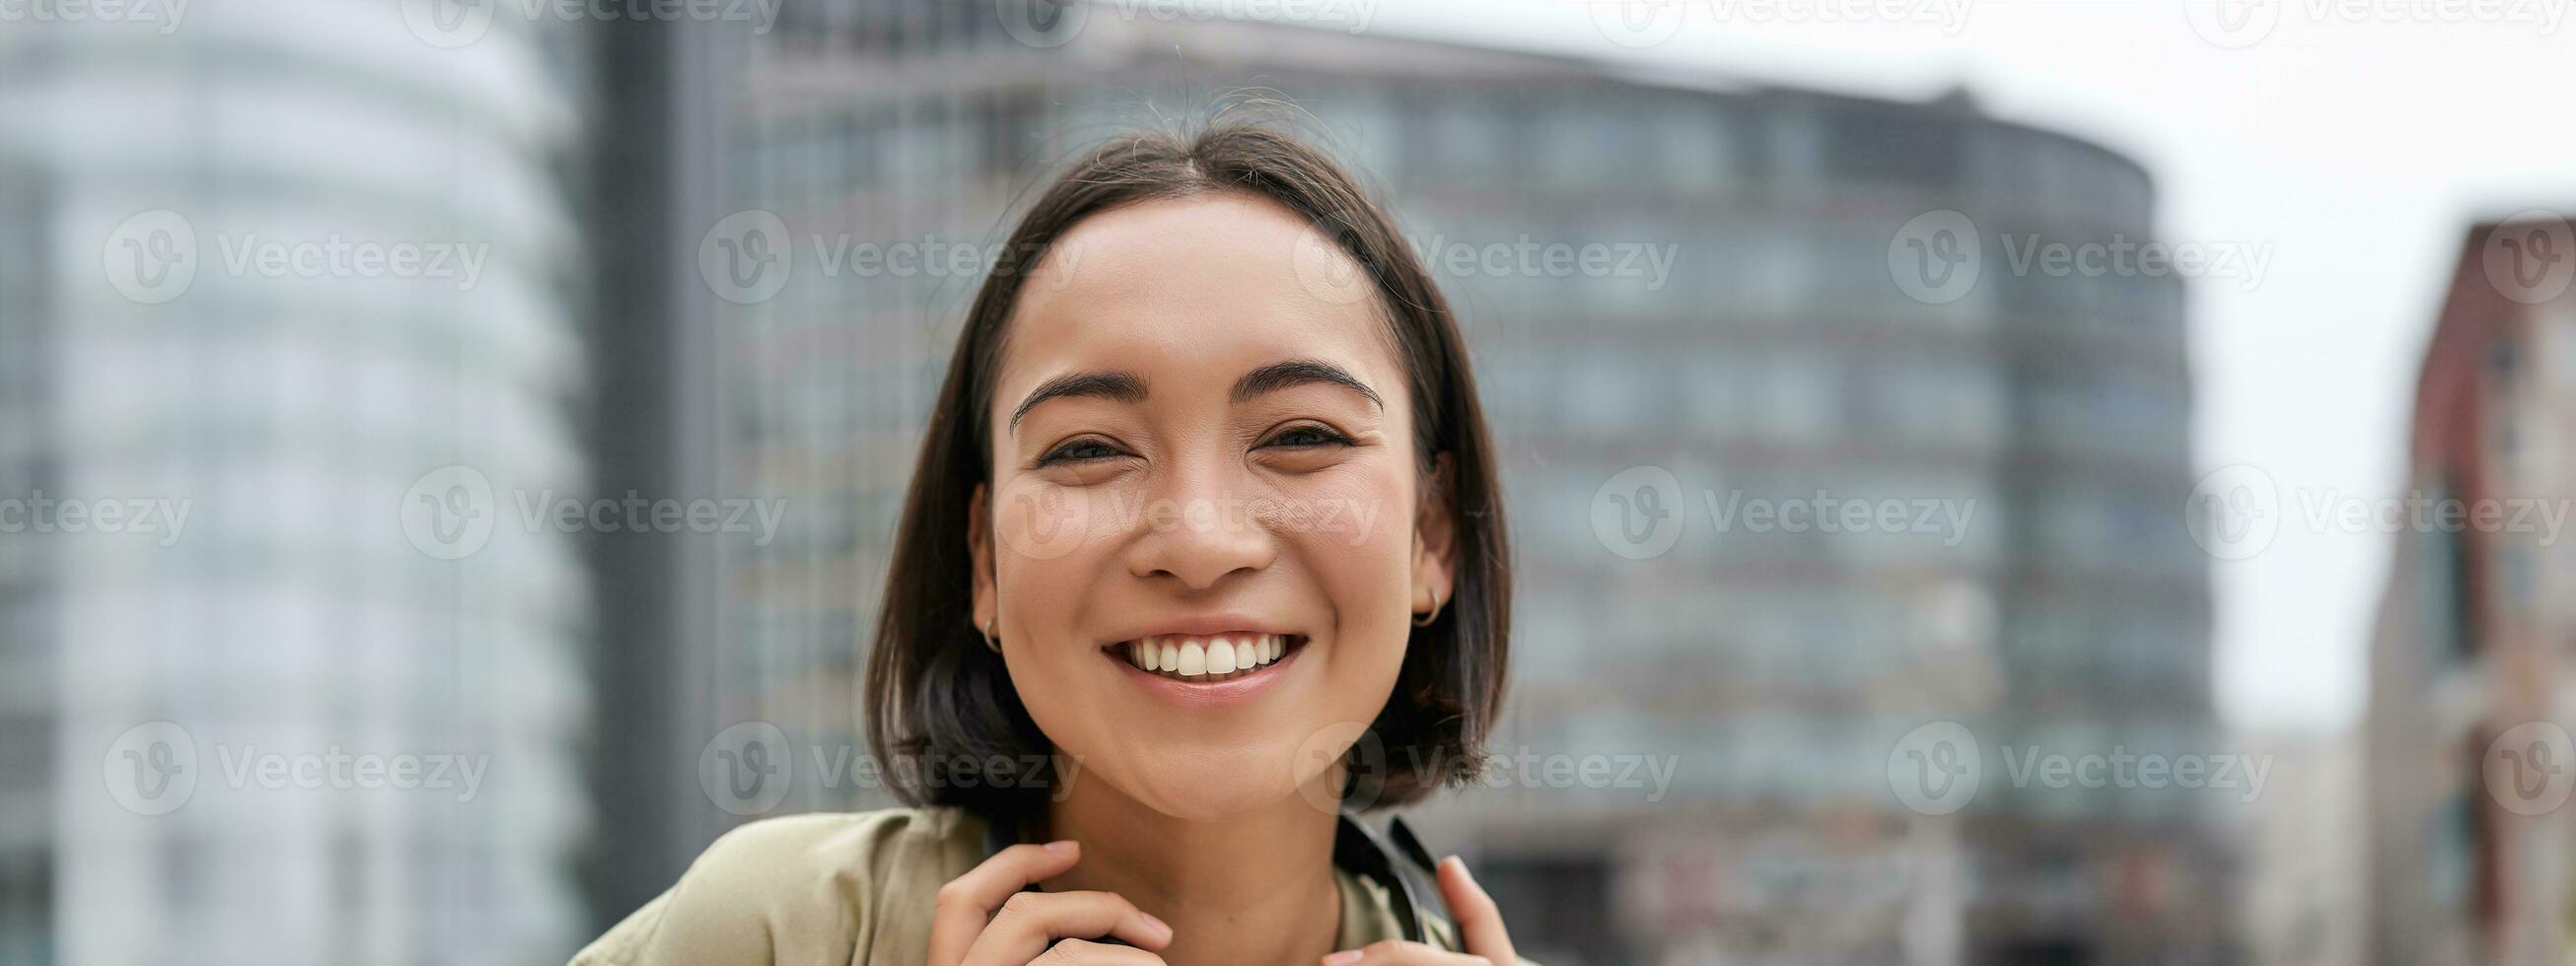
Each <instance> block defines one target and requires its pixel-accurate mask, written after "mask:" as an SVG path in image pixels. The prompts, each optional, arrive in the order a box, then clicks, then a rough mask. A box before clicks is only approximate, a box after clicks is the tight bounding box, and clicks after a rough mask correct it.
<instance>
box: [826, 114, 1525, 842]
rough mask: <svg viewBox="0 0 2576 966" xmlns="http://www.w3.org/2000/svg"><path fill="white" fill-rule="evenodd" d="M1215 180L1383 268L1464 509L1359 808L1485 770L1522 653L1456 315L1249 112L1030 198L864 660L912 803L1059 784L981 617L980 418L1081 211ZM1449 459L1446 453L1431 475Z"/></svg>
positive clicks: (901, 537)
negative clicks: (1024, 317) (1440, 591)
mask: <svg viewBox="0 0 2576 966" xmlns="http://www.w3.org/2000/svg"><path fill="white" fill-rule="evenodd" d="M1218 192H1241V193H1244V194H1248V195H1253V196H1257V197H1262V198H1268V199H1270V200H1272V201H1274V202H1277V203H1279V204H1281V205H1285V206H1287V207H1288V208H1289V209H1290V210H1291V211H1294V212H1296V213H1297V214H1298V215H1299V216H1301V217H1304V218H1306V219H1309V220H1310V221H1311V222H1312V223H1313V224H1314V225H1316V226H1317V229H1318V230H1319V231H1320V232H1322V233H1323V234H1325V235H1327V236H1329V237H1331V238H1332V239H1333V240H1334V241H1335V242H1336V243H1338V244H1339V245H1340V247H1341V248H1342V250H1343V251H1345V252H1347V253H1348V254H1349V255H1350V256H1351V258H1352V259H1354V260H1355V261H1357V262H1358V264H1359V265H1360V267H1361V268H1362V269H1363V270H1365V271H1366V272H1367V273H1368V274H1369V275H1370V276H1371V277H1373V278H1374V280H1375V282H1376V289H1377V294H1378V296H1379V299H1378V301H1379V303H1380V305H1381V307H1382V308H1383V309H1384V310H1385V314H1386V316H1387V320H1388V323H1389V325H1390V326H1391V328H1392V330H1393V335H1394V337H1395V339H1394V343H1395V345H1396V347H1397V348H1398V351H1399V354H1400V355H1401V356H1402V364H1403V366H1404V369H1405V371H1406V373H1408V382H1409V383H1410V385H1409V387H1408V388H1409V391H1410V392H1411V394H1412V401H1413V411H1414V413H1416V414H1417V415H1416V418H1415V421H1414V422H1415V439H1414V444H1415V447H1414V448H1415V452H1417V453H1419V454H1421V458H1422V469H1423V471H1424V473H1425V479H1427V480H1433V481H1435V483H1434V485H1443V484H1445V485H1446V486H1447V488H1448V490H1447V492H1446V493H1445V494H1441V495H1443V496H1446V497H1447V498H1448V506H1449V507H1450V509H1451V511H1452V513H1453V514H1454V515H1455V520H1456V527H1455V531H1456V538H1455V546H1454V548H1453V550H1454V553H1455V555H1456V556H1455V558H1454V562H1453V570H1454V574H1455V577H1454V580H1453V583H1454V585H1455V589H1454V590H1453V591H1452V598H1453V599H1452V600H1450V601H1449V602H1448V603H1447V604H1446V605H1445V606H1444V607H1442V609H1441V611H1440V613H1439V616H1438V617H1437V619H1435V620H1434V621H1432V623H1431V624H1430V626H1427V627H1417V628H1415V629H1414V630H1413V631H1412V638H1411V640H1410V641H1409V642H1408V643H1407V645H1406V650H1405V656H1404V665H1403V669H1402V670H1401V671H1400V672H1399V674H1398V677H1397V681H1396V687H1395V691H1394V693H1393V694H1392V695H1390V696H1389V698H1388V700H1387V704H1386V707H1385V708H1384V709H1383V710H1381V711H1380V712H1379V714H1378V717H1377V720H1376V721H1375V723H1374V724H1373V725H1372V727H1371V729H1370V733H1369V734H1368V735H1365V736H1363V737H1362V738H1361V740H1360V743H1359V744H1358V745H1355V746H1354V748H1353V750H1352V751H1351V752H1350V753H1349V754H1347V755H1346V756H1345V761H1346V763H1347V764H1348V765H1349V768H1350V775H1351V779H1352V780H1351V781H1350V782H1349V784H1347V785H1346V786H1345V788H1344V791H1343V801H1344V803H1345V805H1346V806H1348V807H1352V808H1359V809H1367V808H1377V807H1385V806H1393V805H1403V804H1409V803H1412V802H1415V801H1418V800H1420V799H1422V798H1423V797H1425V796H1426V795H1428V794H1430V792H1431V791H1432V790H1434V789H1436V788H1440V787H1442V786H1457V785H1464V784H1467V783H1469V782H1471V781H1473V780H1475V779H1476V778H1477V776H1478V775H1479V773H1480V772H1481V769H1482V768H1483V766H1484V764H1485V762H1486V756H1485V753H1484V751H1483V746H1484V742H1485V739H1486V735H1487V733H1488V732H1489V731H1490V729H1491V728H1492V726H1493V722H1494V718H1495V716H1496V714H1498V713H1499V711H1500V709H1501V705H1502V697H1503V677H1504V667H1505V663H1506V662H1505V657H1506V654H1507V652H1508V650H1509V648H1508V646H1507V642H1508V641H1509V639H1510V635H1509V630H1510V623H1511V563H1510V544H1509V542H1508V540H1507V539H1506V536H1505V532H1504V526H1503V513H1502V502H1501V494H1500V491H1499V488H1498V486H1497V483H1496V480H1495V472H1494V454H1493V443H1492V441H1491V440H1490V438H1489V436H1488V434H1487V432H1486V430H1485V417H1484V413H1483V411H1482V409H1481V408H1480V407H1479V406H1478V405H1477V402H1476V386H1475V380H1474V379H1473V378H1472V377H1471V376H1470V375H1469V373H1468V368H1467V351H1466V347H1465V345H1464V344H1463V342H1462V341H1461V340H1460V338H1459V335H1458V326H1457V323H1456V322H1455V321H1454V320H1453V319H1452V318H1451V316H1450V313H1449V308H1448V304H1447V302H1446V301H1445V300H1443V299H1442V298H1441V296H1440V291H1439V290H1438V289H1437V288H1435V287H1433V285H1432V282H1431V278H1430V276H1429V275H1428V274H1427V273H1426V272H1424V270H1423V268H1422V265H1421V263H1420V262H1419V261H1418V260H1416V259H1415V257H1414V254H1413V251H1412V250H1411V249H1410V248H1409V247H1407V246H1406V245H1405V243H1404V242H1403V239H1402V236H1400V235H1399V234H1398V233H1397V231H1396V229H1395V226H1394V224H1393V223H1392V221H1391V220H1390V219H1389V218H1388V217H1387V216H1386V214H1385V213H1384V212H1383V211H1381V210H1380V209H1379V208H1378V206H1376V205H1375V204H1372V203H1371V202H1370V201H1369V199H1368V197H1367V195H1366V194H1365V193H1364V192H1363V191H1362V190H1361V189H1360V187H1359V185H1358V184H1357V183H1356V182H1355V181H1354V180H1353V179H1352V178H1351V176H1350V175H1349V174H1348V173H1346V172H1344V171H1343V170H1342V168H1341V167H1340V166H1338V165H1336V164H1335V163H1333V161H1332V160H1331V159H1329V158H1327V157H1326V156H1325V155H1324V154H1323V153H1321V152H1319V151H1317V150H1316V149H1315V148H1313V147H1310V146H1308V145H1307V144H1305V143H1303V142H1301V141H1300V140H1298V139H1297V138H1295V137H1292V136H1290V135H1288V134H1285V133H1282V132H1280V131H1277V130H1273V129H1271V128H1269V127H1267V126H1264V125H1261V124H1254V123H1244V122H1237V123H1231V124H1225V125H1221V126H1211V127H1208V128H1207V129H1205V130H1203V131H1202V132H1201V133H1199V134H1197V135H1196V136H1194V137H1184V136H1176V135H1173V134H1168V133H1162V132H1147V133H1138V134H1132V135H1127V136H1122V137H1119V138H1116V139H1113V140H1111V141H1109V142H1108V143H1106V144H1104V145H1102V146H1100V147H1098V148H1095V149H1092V150H1091V151H1089V152H1088V153H1086V154H1084V155H1083V156H1082V157H1081V158H1080V159H1079V160H1078V161H1076V162H1075V163H1074V164H1073V165H1072V166H1071V167H1070V168H1069V169H1068V170H1066V171H1064V172H1063V173H1062V174H1060V175H1058V176H1057V177H1056V178H1055V180H1054V181H1053V182H1052V183H1051V184H1050V185H1049V186H1048V187H1047V189H1046V190H1045V192H1044V193H1043V194H1041V195H1040V196H1039V197H1038V199H1037V200H1036V202H1035V203H1034V204H1032V205H1031V207H1030V209H1029V212H1028V214H1027V216H1026V217H1024V218H1023V219H1021V221H1020V223H1019V226H1018V228H1017V229H1015V230H1014V231H1013V232H1012V233H1011V237H1010V239H1009V240H1008V241H1007V242H1006V243H1005V244H1004V245H1003V246H1002V247H1001V249H1000V252H1001V254H1000V256H999V257H998V258H997V259H996V260H995V262H994V264H993V268H992V271H991V274H989V275H988V276H987V277H986V278H985V280H984V283H983V287H982V289H981V290H980V291H978V292H977V293H976V295H975V302H974V306H973V307H972V308H971V309H970V310H969V311H968V314H967V316H966V322H965V327H964V329H963V330H962V331H960V332H959V333H958V334H957V350H956V352H955V353H954V354H953V355H951V356H950V357H949V363H948V374H947V377H946V379H945V380H944V381H943V382H942V384H941V385H940V389H939V399H938V402H937V403H936V405H935V406H934V407H933V409H932V410H931V414H930V426H929V432H928V433H927V435H926V436H925V437H924V439H923V440H922V444H921V458H920V462H919V463H918V464H917V465H916V466H915V467H914V469H913V474H912V486H911V490H910V491H909V492H908V493H907V494H906V495H905V497H904V506H903V522H902V524H901V528H900V529H899V531H898V532H897V533H896V536H895V546H894V554H893V564H892V567H891V570H890V572H889V573H888V574H887V578H886V590H885V602H884V605H883V607H882V609H881V610H880V612H879V615H878V619H877V639H876V648H875V651H874V653H873V654H871V655H870V657H869V660H868V672H867V674H868V676H867V684H866V695H865V699H866V700H867V701H868V702H869V705H870V707H869V710H868V744H869V748H870V750H871V751H872V752H874V753H875V755H876V756H877V758H878V760H879V761H880V762H882V763H885V764H886V765H888V766H889V767H890V773H891V774H893V775H895V776H896V780H895V781H893V782H892V783H891V785H892V787H893V788H894V790H895V793H896V794H897V795H898V796H899V797H900V798H902V799H903V800H904V801H905V802H907V803H910V804H915V805H920V804H930V805H955V806H961V807H964V808H966V809H968V810H970V811H974V812H976V813H978V814H981V815H984V816H986V817H988V818H989V817H991V816H994V815H999V814H1005V813H1006V812H1008V813H1020V812H1023V811H1024V810H1026V809H1028V808H1031V807H1033V806H1035V805H1037V804H1039V803H1038V802H1037V799H1038V798H1039V797H1042V796H1044V795H1046V794H1047V789H1048V788H1049V787H1051V786H1053V785H1054V784H1055V782H1054V780H1053V777H1052V776H1053V775H1054V771H1053V768H1054V762H1053V759H1052V757H1051V756H1052V750H1053V749H1052V746H1051V745H1050V744H1049V742H1048V740H1047V737H1046V735H1045V734H1044V733H1042V732H1041V731H1040V730H1039V729H1038V726H1037V723H1036V722H1035V721H1034V720H1032V719H1031V718H1030V717H1029V713H1028V710H1027V708H1026V707H1025V706H1023V705H1022V704H1021V703H1020V697H1019V693H1018V691H1017V690H1015V689H1014V688H1013V686H1012V684H1011V680H1010V676H1009V673H1008V672H1007V671H1006V670H1005V669H1004V668H1003V664H1002V659H1001V656H1000V655H999V654H996V653H994V652H993V651H991V650H989V649H987V648H986V647H985V645H984V641H983V637H982V635H981V633H980V632H979V631H977V630H976V628H975V627H974V626H973V617H972V616H971V614H972V609H973V582H972V571H971V567H972V564H971V562H970V560H971V558H970V556H969V554H968V544H967V539H968V538H967V532H968V530H967V527H968V523H967V521H968V511H969V509H970V504H971V503H972V501H973V498H974V493H975V488H976V485H977V484H979V483H989V482H990V481H991V479H992V476H991V467H990V466H989V465H987V459H988V454H989V452H990V450H991V446H990V442H989V438H988V433H989V430H990V427H989V426H988V425H987V423H988V418H987V414H988V413H989V412H991V407H992V398H993V383H994V379H995V376H996V374H997V372H998V370H999V369H1000V366H1001V361H1000V360H1001V353H1002V345H1003V340H1004V337H1005V335H1006V333H1005V332H1004V328H1005V326H1006V324H1007V323H1008V322H1009V320H1010V317H1011V313H1012V308H1013V306H1014V305H1015V304H1016V303H1017V301H1018V296H1019V290H1020V286H1021V283H1022V281H1023V280H1024V279H1025V278H1026V277H1027V276H1028V275H1029V274H1030V273H1032V272H1044V271H1046V270H1047V268H1046V267H1045V266H1044V265H1042V264H1041V262H1042V261H1043V259H1044V257H1045V252H1046V250H1047V248H1048V246H1050V245H1052V244H1053V243H1054V242H1055V241H1056V240H1057V239H1059V238H1061V237H1063V235H1064V234H1065V233H1066V232H1067V231H1069V230H1071V229H1072V228H1073V226H1074V225H1075V224H1077V223H1079V222H1081V221H1082V220H1083V219H1085V218H1088V217H1091V216H1092V215H1096V214H1100V213H1102V212H1105V211H1109V210H1111V209H1115V208H1119V207H1122V206H1126V205H1131V204H1136V203H1139V202H1144V201H1149V200H1154V199H1163V198H1182V197H1190V196H1195V195H1206V194H1213V193H1218ZM1354 281H1356V280H1354ZM1354 291H1355V292H1356V290H1354ZM1441 454H1447V455H1448V456H1449V457H1450V466H1449V468H1448V471H1447V472H1446V473H1435V472H1433V470H1434V468H1435V464H1436V462H1437V459H1438V456H1439V455H1441ZM988 492H989V491H988ZM988 536H989V535H988ZM1033 763H1042V764H1035V765H1034V767H1033ZM997 769H1007V770H1008V772H1009V773H1008V774H996V773H994V772H995V770H997Z"/></svg>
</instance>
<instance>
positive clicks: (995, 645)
mask: <svg viewBox="0 0 2576 966" xmlns="http://www.w3.org/2000/svg"><path fill="white" fill-rule="evenodd" d="M992 626H993V625H992V623H991V622H990V621H987V622H985V623H983V624H979V625H977V626H976V627H975V631H976V632H977V633H979V634H982V635H984V646H985V647H987V648H991V649H992V651H993V653H995V654H1000V653H1002V642H1001V641H999V640H996V639H995V638H994V637H993V631H992V629H991V628H992Z"/></svg>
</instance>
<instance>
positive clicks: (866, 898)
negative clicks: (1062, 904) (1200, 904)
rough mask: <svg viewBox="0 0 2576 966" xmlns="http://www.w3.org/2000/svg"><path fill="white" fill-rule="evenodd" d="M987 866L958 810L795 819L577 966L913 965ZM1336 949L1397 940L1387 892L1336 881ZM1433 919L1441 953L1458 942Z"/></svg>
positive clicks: (694, 867)
mask: <svg viewBox="0 0 2576 966" xmlns="http://www.w3.org/2000/svg"><path fill="white" fill-rule="evenodd" d="M983 861H984V823H983V821H982V820H981V819H978V818H975V817H974V816H972V815H969V814H967V813H965V812H962V811H959V810H957V809H953V808H889V809H884V810H881V811H874V812H856V813H840V814H821V815H792V816H787V817H783V818H773V819H766V820H763V821H758V822H753V823H751V824H748V825H744V826H742V827H740V828H737V829H734V830H733V831H731V832H728V833H726V834H725V835H724V836H723V837H722V838H719V839H717V840H716V842H715V844H714V845H711V846H708V847H707V851H706V853H705V854H703V855H700V856H698V860H697V861H696V862H694V863H691V864H690V866H689V871H688V872H686V873H684V874H682V875H681V876H680V881H679V882H678V883H677V884H675V885H673V886H671V889H670V891H668V892H664V893H662V894H661V895H660V896H658V897H656V898H654V899H653V901H651V902H647V903H645V904H644V907H643V908H641V909H637V910H635V912H634V914H633V915H629V916H627V917H626V919H625V920H624V921H622V922H619V923H618V924H617V925H615V926H612V927H610V928H609V930H608V932H607V934H606V935H603V936H600V937H599V939H598V940H597V941H595V942H592V943H591V944H590V946H589V947H588V948H585V949H583V950H582V951H581V952H579V953H575V954H574V955H573V958H572V966H717V964H750V963H781V964H803V963H852V964H868V963H874V964H892V963H907V964H909V963H918V962H921V961H922V960H923V958H924V957H925V956H927V955H928V951H929V948H930V914H931V905H932V900H933V899H934V897H935V896H936V895H937V893H938V891H939V887H940V886H942V885H944V884H946V883H947V882H948V881H949V880H951V879H954V878H956V877H958V876H959V875H962V874H964V873H965V872H966V871H967V870H969V869H972V868H974V867H975V866H976V865H977V864H979V863H981V862H983ZM1334 872H1335V877H1336V878H1338V879H1339V880H1340V881H1341V886H1342V922H1341V932H1340V936H1339V938H1338V939H1337V940H1336V941H1335V944H1334V947H1335V948H1337V949H1357V948H1359V947H1361V946H1365V945H1368V944H1369V943H1372V942H1376V941H1378V940H1381V939H1399V938H1402V937H1403V936H1404V930H1403V928H1402V927H1401V926H1400V925H1399V924H1398V923H1397V922H1396V918H1395V911H1394V908H1393V907H1392V905H1391V904H1390V903H1389V902H1388V897H1387V893H1386V889H1385V887H1384V886H1382V885H1380V884H1378V883H1377V882H1374V881H1372V880H1369V879H1364V878H1361V877H1359V876H1356V875H1353V874H1351V873H1350V872H1349V871H1346V870H1341V869H1336V870H1334ZM1427 918H1431V919H1432V921H1431V922H1430V924H1429V929H1428V932H1429V933H1430V934H1431V937H1432V939H1433V942H1434V944H1435V945H1438V946H1440V947H1441V948H1443V949H1449V950H1453V951H1454V950H1456V949H1457V948H1458V945H1457V937H1456V931H1455V930H1454V929H1452V928H1451V927H1450V924H1449V923H1448V922H1447V921H1445V920H1440V919H1438V918H1437V917H1427Z"/></svg>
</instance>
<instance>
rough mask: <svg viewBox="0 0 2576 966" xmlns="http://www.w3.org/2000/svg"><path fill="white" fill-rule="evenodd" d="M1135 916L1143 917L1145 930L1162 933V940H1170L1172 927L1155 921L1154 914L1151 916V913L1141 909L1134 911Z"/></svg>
mask: <svg viewBox="0 0 2576 966" xmlns="http://www.w3.org/2000/svg"><path fill="white" fill-rule="evenodd" d="M1136 914H1137V915H1139V916H1143V917H1145V926H1146V928H1149V929H1152V930H1154V931H1155V932H1159V933H1162V934H1163V938H1164V939H1170V938H1172V925H1171V924H1170V923H1167V922H1164V921H1162V920H1160V919H1156V918H1154V914H1153V913H1150V912H1146V911H1145V910H1142V909H1139V910H1136Z"/></svg>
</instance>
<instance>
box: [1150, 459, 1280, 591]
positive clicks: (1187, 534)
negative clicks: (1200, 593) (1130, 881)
mask: <svg viewBox="0 0 2576 966" xmlns="http://www.w3.org/2000/svg"><path fill="white" fill-rule="evenodd" d="M1256 505H1257V503H1256V501H1254V500H1252V499H1250V498H1249V497H1248V495H1247V494H1246V493H1245V491H1244V490H1243V489H1242V488H1241V487H1240V486H1237V485H1235V482H1234V480H1233V478H1232V477H1231V475H1229V474H1224V473H1221V472H1215V471H1198V472H1194V473H1192V474H1190V475H1189V476H1188V477H1186V478H1184V479H1180V480H1176V481H1175V485H1172V486H1169V487H1161V488H1157V491H1156V494H1155V496H1154V497H1153V498H1151V499H1149V500H1147V501H1146V503H1145V505H1144V507H1143V508H1142V509H1143V512H1141V513H1140V514H1138V516H1139V519H1138V520H1137V521H1135V522H1134V523H1133V526H1136V527H1138V528H1140V529H1141V530H1142V533H1140V534H1139V535H1138V536H1137V538H1136V540H1135V542H1134V543H1132V544H1130V545H1129V549H1128V570H1129V572H1131V573H1134V574H1135V575H1136V576H1139V577H1149V578H1150V577H1154V576H1158V575H1168V576H1170V577H1172V578H1174V579H1177V580H1178V581H1179V582H1180V583H1181V584H1182V585H1183V586H1185V587H1187V588H1189V589H1191V590H1207V589H1209V588H1212V587H1215V586H1216V585H1217V584H1218V583H1219V582H1220V581H1223V580H1224V579H1225V577H1226V575H1228V574H1232V573H1235V572H1237V571H1254V570H1260V569H1262V568H1265V567H1268V566H1270V561H1271V559H1272V558H1273V557H1274V556H1276V555H1277V553H1278V547H1277V544H1276V543H1275V542H1274V541H1273V540H1272V534H1271V533H1270V529H1269V527H1268V526H1266V525H1265V522H1264V521H1263V519H1262V518H1261V514H1259V513H1256V512H1254V507H1255V506H1256Z"/></svg>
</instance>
